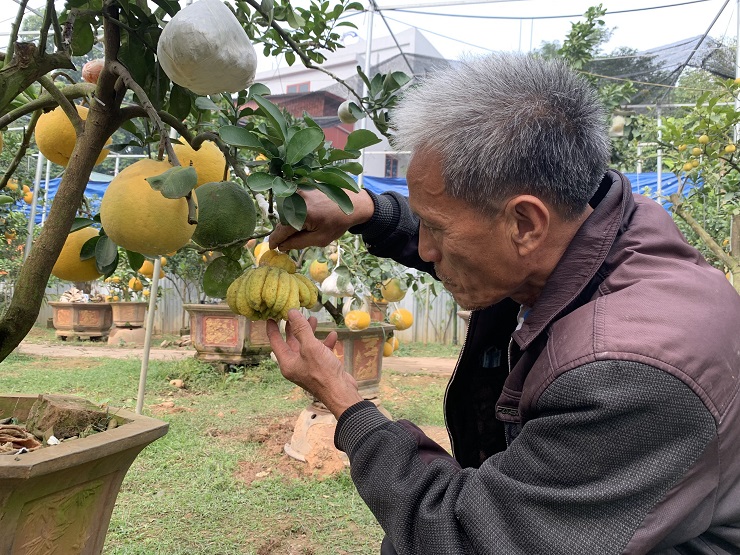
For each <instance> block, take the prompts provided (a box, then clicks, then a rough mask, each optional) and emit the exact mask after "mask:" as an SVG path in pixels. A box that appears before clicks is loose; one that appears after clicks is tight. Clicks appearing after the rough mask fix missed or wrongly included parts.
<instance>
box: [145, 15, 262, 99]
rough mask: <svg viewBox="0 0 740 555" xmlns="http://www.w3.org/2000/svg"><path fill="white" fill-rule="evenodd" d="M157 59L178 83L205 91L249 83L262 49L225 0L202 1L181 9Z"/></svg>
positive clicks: (160, 45) (233, 89)
mask: <svg viewBox="0 0 740 555" xmlns="http://www.w3.org/2000/svg"><path fill="white" fill-rule="evenodd" d="M157 58H158V59H159V63H160V65H161V66H162V69H163V70H164V72H165V73H166V74H167V77H169V78H170V79H171V80H172V81H173V82H174V83H177V84H178V85H180V86H181V87H185V88H188V89H190V90H191V91H193V92H194V93H196V94H199V95H208V94H218V93H222V92H237V91H241V90H243V89H246V88H247V87H249V85H251V84H252V81H253V80H254V74H255V72H256V71H257V53H256V52H255V51H254V47H253V46H252V43H251V42H249V37H248V36H247V34H246V33H245V32H244V29H242V27H241V25H240V24H239V21H238V20H237V19H236V16H235V15H234V14H233V13H232V12H231V10H230V9H229V8H228V7H227V6H226V5H225V4H224V3H223V2H221V0H198V1H197V2H194V3H192V4H190V5H189V6H187V7H185V8H183V9H182V10H180V11H179V12H177V13H176V14H175V16H174V17H173V18H172V19H171V20H170V22H169V23H167V25H165V28H164V31H162V34H161V35H160V37H159V43H158V44H157Z"/></svg>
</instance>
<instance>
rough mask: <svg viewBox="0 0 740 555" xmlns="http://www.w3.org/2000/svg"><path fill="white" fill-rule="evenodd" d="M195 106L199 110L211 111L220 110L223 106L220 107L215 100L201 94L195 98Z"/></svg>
mask: <svg viewBox="0 0 740 555" xmlns="http://www.w3.org/2000/svg"><path fill="white" fill-rule="evenodd" d="M195 107H196V108H198V109H199V110H206V111H210V112H220V111H221V108H219V107H218V104H216V103H215V102H214V101H213V100H211V99H210V98H208V97H207V96H199V97H198V98H196V99H195Z"/></svg>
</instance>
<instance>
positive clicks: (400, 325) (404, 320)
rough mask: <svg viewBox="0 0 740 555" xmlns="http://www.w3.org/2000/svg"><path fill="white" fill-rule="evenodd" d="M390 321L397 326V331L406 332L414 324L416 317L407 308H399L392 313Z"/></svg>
mask: <svg viewBox="0 0 740 555" xmlns="http://www.w3.org/2000/svg"><path fill="white" fill-rule="evenodd" d="M388 321H389V322H390V323H391V324H393V325H394V326H396V329H397V330H406V329H409V328H410V327H411V324H413V323H414V316H413V315H412V314H411V312H409V311H408V310H406V309H405V308H399V309H398V310H394V311H393V312H392V313H391V315H390V316H389V317H388Z"/></svg>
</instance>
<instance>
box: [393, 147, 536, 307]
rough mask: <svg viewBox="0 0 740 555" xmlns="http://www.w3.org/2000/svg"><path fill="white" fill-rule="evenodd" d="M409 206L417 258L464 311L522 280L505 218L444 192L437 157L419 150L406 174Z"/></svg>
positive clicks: (511, 289)
mask: <svg viewBox="0 0 740 555" xmlns="http://www.w3.org/2000/svg"><path fill="white" fill-rule="evenodd" d="M406 179H407V183H408V188H409V203H410V205H411V209H412V210H413V211H414V212H415V213H416V214H417V215H418V216H419V219H420V225H419V256H421V258H422V259H423V260H425V261H427V262H432V263H434V269H435V271H436V273H437V276H438V277H439V279H441V280H442V282H443V283H444V285H445V287H446V288H447V290H448V291H449V292H450V293H451V294H452V296H453V297H454V298H455V301H457V303H458V304H459V305H460V306H462V307H463V308H465V309H476V308H485V307H487V306H490V305H492V304H494V303H496V302H499V301H501V300H503V299H504V298H506V297H509V296H512V295H513V294H514V293H516V291H517V290H518V288H519V287H520V286H521V284H522V278H523V276H522V273H521V272H522V270H523V268H521V267H519V265H518V258H517V256H516V249H515V248H514V247H513V245H512V244H511V241H510V240H509V239H508V237H507V236H508V233H507V229H506V228H507V223H506V218H505V217H504V216H503V215H502V213H501V212H500V211H499V212H498V215H492V216H488V215H484V214H482V213H481V212H480V211H477V210H475V209H474V208H473V207H471V206H470V205H469V204H467V203H465V202H463V201H461V200H459V199H454V198H451V197H449V196H448V195H447V194H446V193H445V190H444V183H443V179H442V168H441V164H440V162H439V157H438V156H436V155H434V154H433V153H427V152H419V153H417V154H415V155H414V156H413V158H412V159H411V163H410V165H409V168H408V172H407V174H406Z"/></svg>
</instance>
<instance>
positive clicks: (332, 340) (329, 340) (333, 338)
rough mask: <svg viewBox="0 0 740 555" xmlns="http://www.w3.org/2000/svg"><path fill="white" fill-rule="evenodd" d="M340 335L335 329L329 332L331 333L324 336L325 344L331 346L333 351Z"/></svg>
mask: <svg viewBox="0 0 740 555" xmlns="http://www.w3.org/2000/svg"><path fill="white" fill-rule="evenodd" d="M338 337H339V336H338V335H337V332H335V331H332V332H329V335H327V336H326V337H325V338H324V345H326V346H327V347H329V349H331V350H332V351H333V350H334V346H335V345H336V344H337V338H338Z"/></svg>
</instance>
